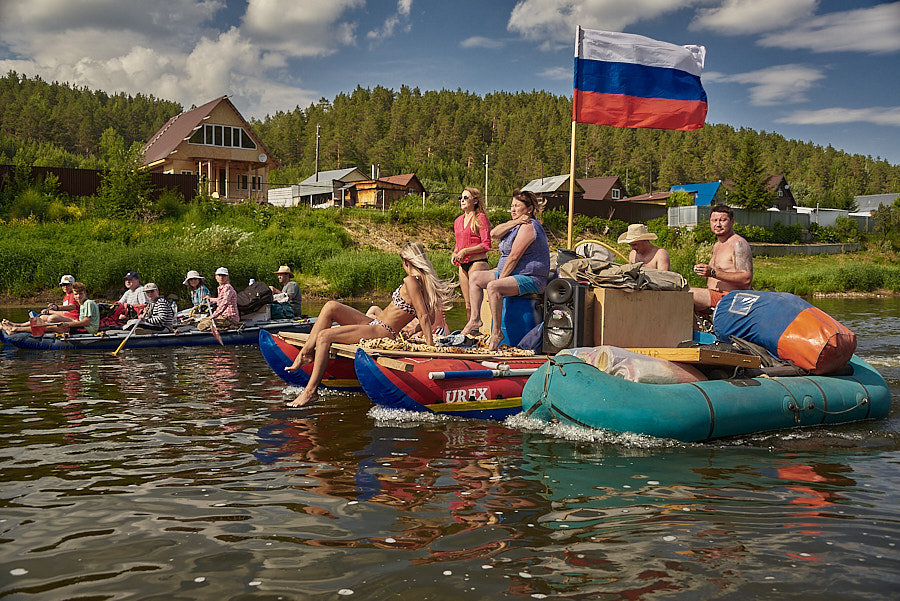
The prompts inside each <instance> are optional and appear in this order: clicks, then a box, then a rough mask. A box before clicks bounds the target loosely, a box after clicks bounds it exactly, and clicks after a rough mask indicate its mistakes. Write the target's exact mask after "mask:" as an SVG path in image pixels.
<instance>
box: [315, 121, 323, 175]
mask: <svg viewBox="0 0 900 601" xmlns="http://www.w3.org/2000/svg"><path fill="white" fill-rule="evenodd" d="M320 127H322V126H321V125H319V124H316V181H317V182H318V181H319V128H320Z"/></svg>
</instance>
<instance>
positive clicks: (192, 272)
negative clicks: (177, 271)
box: [184, 269, 206, 286]
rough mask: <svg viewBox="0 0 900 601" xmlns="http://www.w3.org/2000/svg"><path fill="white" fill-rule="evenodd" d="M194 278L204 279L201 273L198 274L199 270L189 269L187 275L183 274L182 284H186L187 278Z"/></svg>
mask: <svg viewBox="0 0 900 601" xmlns="http://www.w3.org/2000/svg"><path fill="white" fill-rule="evenodd" d="M195 278H196V279H198V280H201V281H202V280H205V279H206V278H204V277H203V276H202V275H200V273H199V272H197V271H195V270H193V269H191V270H190V271H189V272H187V275H186V276H184V285H185V286H187V283H188V280H193V279H195Z"/></svg>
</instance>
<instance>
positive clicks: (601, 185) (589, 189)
mask: <svg viewBox="0 0 900 601" xmlns="http://www.w3.org/2000/svg"><path fill="white" fill-rule="evenodd" d="M575 181H576V182H578V185H579V186H581V187H582V188H584V199H585V200H603V199H605V198H606V197H607V196H608V195H609V191H610V190H612V188H613V186H615V185H616V184H617V183H619V178H618V177H617V176H615V175H612V176H609V177H585V178H579V179H576V180H575ZM619 185H620V186H621V184H619Z"/></svg>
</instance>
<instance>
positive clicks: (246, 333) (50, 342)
mask: <svg viewBox="0 0 900 601" xmlns="http://www.w3.org/2000/svg"><path fill="white" fill-rule="evenodd" d="M314 321H315V320H314V319H313V320H310V319H304V320H296V319H272V320H268V321H260V322H255V323H250V324H247V325H245V326H244V329H243V330H241V331H237V330H219V334H220V336H221V338H222V343H223V344H225V345H235V344H255V343H256V342H257V340H259V335H260V333H261V332H269V331H274V332H279V331H290V332H309V331H310V330H311V329H312V324H313V323H314ZM127 335H128V330H119V329H115V330H104V331H103V332H101V335H93V334H71V335H69V336H67V337H61V336H57V335H56V334H52V333H48V334H44V335H43V336H32V335H31V334H29V333H27V332H18V333H16V334H12V335H7V334H6V333H5V332H3V331H2V330H0V342H3V344H4V345H12V346H14V347H17V348H20V349H26V350H34V351H92V350H98V351H107V350H108V351H112V350H115V349H117V348H118V347H119V344H120V343H121V342H122V340H123V339H124V338H125V337H126V336H127ZM217 344H219V343H218V342H217V341H216V339H215V338H214V337H213V335H212V333H210V332H209V331H201V330H198V329H197V328H195V327H193V326H190V327H185V326H181V327H179V328H178V329H177V330H176V331H175V332H157V333H153V334H137V333H135V334H134V335H133V336H131V338H129V339H128V343H127V345H126V348H130V349H134V348H163V347H170V346H213V345H217Z"/></svg>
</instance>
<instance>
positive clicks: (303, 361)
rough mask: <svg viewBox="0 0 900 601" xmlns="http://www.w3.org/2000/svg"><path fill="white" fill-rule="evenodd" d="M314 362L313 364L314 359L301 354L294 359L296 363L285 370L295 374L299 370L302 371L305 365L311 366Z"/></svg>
mask: <svg viewBox="0 0 900 601" xmlns="http://www.w3.org/2000/svg"><path fill="white" fill-rule="evenodd" d="M312 362H313V357H309V356H307V355H304V354H303V353H300V354H299V355H297V358H296V359H294V362H293V363H291V365H290V367H285V368H284V371H286V372H290V373H293V372H295V371H297V370H298V369H300V368H301V367H303V366H304V365H309V364H310V363H312Z"/></svg>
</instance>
